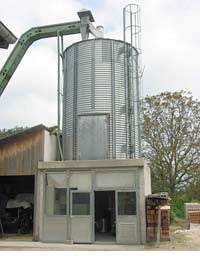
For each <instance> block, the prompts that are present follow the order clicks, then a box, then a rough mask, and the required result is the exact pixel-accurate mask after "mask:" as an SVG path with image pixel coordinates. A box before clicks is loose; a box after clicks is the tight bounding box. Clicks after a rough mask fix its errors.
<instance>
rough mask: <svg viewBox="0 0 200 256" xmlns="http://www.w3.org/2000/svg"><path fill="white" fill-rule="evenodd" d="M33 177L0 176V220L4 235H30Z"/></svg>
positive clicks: (32, 208) (31, 228)
mask: <svg viewBox="0 0 200 256" xmlns="http://www.w3.org/2000/svg"><path fill="white" fill-rule="evenodd" d="M34 182H35V181H34V176H33V175H20V176H0V218H1V222H2V225H3V233H4V234H19V235H22V234H23V235H25V234H32V233H33V212H34Z"/></svg>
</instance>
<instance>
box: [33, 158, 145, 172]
mask: <svg viewBox="0 0 200 256" xmlns="http://www.w3.org/2000/svg"><path fill="white" fill-rule="evenodd" d="M144 165H146V160H145V159H143V158H139V159H127V160H68V161H52V162H39V163H38V169H39V170H66V169H70V170H72V169H77V170H80V169H87V170H88V169H93V168H95V169H96V168H100V169H102V168H103V169H105V168H127V167H143V166H144Z"/></svg>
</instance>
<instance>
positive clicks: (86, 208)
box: [72, 192, 90, 215]
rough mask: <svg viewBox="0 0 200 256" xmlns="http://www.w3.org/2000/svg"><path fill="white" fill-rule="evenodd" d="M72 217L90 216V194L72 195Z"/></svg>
mask: <svg viewBox="0 0 200 256" xmlns="http://www.w3.org/2000/svg"><path fill="white" fill-rule="evenodd" d="M72 215H90V193H85V192H84V193H73V194H72Z"/></svg>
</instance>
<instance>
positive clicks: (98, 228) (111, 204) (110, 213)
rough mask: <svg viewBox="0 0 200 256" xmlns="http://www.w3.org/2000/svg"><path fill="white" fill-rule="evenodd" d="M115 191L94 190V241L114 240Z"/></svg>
mask: <svg viewBox="0 0 200 256" xmlns="http://www.w3.org/2000/svg"><path fill="white" fill-rule="evenodd" d="M115 221H116V214H115V191H95V241H96V242H114V241H116V224H115Z"/></svg>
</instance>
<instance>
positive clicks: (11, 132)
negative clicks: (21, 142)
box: [0, 126, 27, 139]
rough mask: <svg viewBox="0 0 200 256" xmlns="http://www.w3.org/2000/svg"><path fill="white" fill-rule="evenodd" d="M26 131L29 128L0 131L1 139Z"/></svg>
mask: <svg viewBox="0 0 200 256" xmlns="http://www.w3.org/2000/svg"><path fill="white" fill-rule="evenodd" d="M25 129H27V127H18V126H16V127H14V128H11V129H5V128H3V129H0V139H2V138H5V137H7V136H10V135H13V134H15V133H18V132H21V131H23V130H25Z"/></svg>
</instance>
